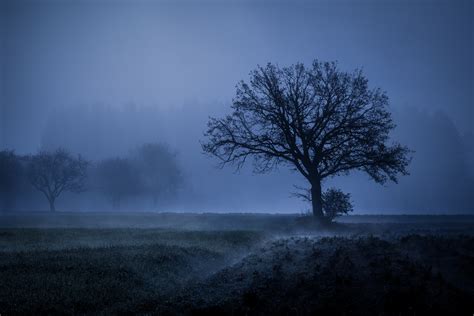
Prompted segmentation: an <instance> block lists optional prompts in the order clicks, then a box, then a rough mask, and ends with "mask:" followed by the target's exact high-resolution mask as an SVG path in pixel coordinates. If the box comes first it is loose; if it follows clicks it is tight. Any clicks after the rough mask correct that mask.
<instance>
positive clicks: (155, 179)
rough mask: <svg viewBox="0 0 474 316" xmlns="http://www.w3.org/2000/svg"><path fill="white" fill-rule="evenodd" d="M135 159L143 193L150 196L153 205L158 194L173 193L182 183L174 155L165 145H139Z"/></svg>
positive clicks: (169, 194) (162, 195)
mask: <svg viewBox="0 0 474 316" xmlns="http://www.w3.org/2000/svg"><path fill="white" fill-rule="evenodd" d="M135 161H136V163H137V168H138V170H139V172H140V176H141V178H142V183H143V186H144V190H145V193H146V194H148V195H150V196H151V197H152V200H153V205H154V206H156V203H157V201H158V199H159V197H160V196H161V197H164V196H171V195H173V194H175V193H176V191H177V190H178V188H179V186H180V185H181V184H182V176H181V171H180V169H179V166H178V163H177V161H176V155H175V154H173V153H172V152H171V151H170V149H169V148H168V147H167V146H166V145H163V144H154V143H148V144H144V145H142V146H140V147H139V148H138V149H137V151H136V158H135Z"/></svg>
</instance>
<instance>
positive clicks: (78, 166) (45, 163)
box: [28, 148, 89, 211]
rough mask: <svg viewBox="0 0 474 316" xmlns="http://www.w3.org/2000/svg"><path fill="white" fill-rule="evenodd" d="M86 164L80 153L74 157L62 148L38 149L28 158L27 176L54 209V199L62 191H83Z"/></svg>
mask: <svg viewBox="0 0 474 316" xmlns="http://www.w3.org/2000/svg"><path fill="white" fill-rule="evenodd" d="M88 164H89V163H88V162H87V161H85V160H84V159H82V157H81V156H80V155H78V156H77V157H74V156H73V155H72V154H70V153H69V152H68V151H66V150H64V149H62V148H59V149H57V150H55V151H53V152H49V151H40V152H39V153H38V154H37V155H34V156H32V157H31V158H30V163H29V166H28V178H29V179H30V182H31V184H32V185H33V186H34V187H35V188H36V189H37V190H39V191H40V192H42V193H43V194H44V195H45V196H46V198H47V199H48V202H49V207H50V210H51V211H55V210H56V208H55V201H56V199H57V198H58V197H59V196H60V195H61V193H62V192H64V191H69V192H76V193H79V192H82V191H84V181H85V179H86V176H87V173H86V171H87V166H88Z"/></svg>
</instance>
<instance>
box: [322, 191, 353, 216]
mask: <svg viewBox="0 0 474 316" xmlns="http://www.w3.org/2000/svg"><path fill="white" fill-rule="evenodd" d="M322 198H323V212H324V216H325V217H326V218H327V219H328V220H330V221H332V220H334V219H335V218H336V217H338V216H341V215H344V214H347V213H349V212H352V211H353V206H352V203H351V200H350V198H351V195H350V193H344V192H342V191H341V190H339V189H336V188H330V189H328V190H327V191H326V192H324V193H323V196H322Z"/></svg>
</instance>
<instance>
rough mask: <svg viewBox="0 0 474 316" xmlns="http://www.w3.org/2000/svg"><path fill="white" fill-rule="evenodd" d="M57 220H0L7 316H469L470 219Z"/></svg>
mask: <svg viewBox="0 0 474 316" xmlns="http://www.w3.org/2000/svg"><path fill="white" fill-rule="evenodd" d="M28 215H31V214H28ZM55 216H56V217H55V218H56V219H55V220H51V222H50V223H51V224H50V225H47V224H46V220H47V219H48V218H49V219H52V215H51V214H47V213H38V214H36V217H34V216H29V217H27V216H23V217H21V215H19V214H17V213H16V214H10V215H8V214H7V215H1V216H0V218H1V219H2V220H1V221H0V226H1V227H2V228H0V252H1V255H0V280H1V287H0V313H1V314H2V315H11V314H25V313H26V314H56V313H67V314H98V313H99V314H101V313H102V314H110V313H114V314H115V313H130V312H133V313H151V314H170V315H171V314H203V315H204V314H206V315H209V314H211V313H226V314H237V315H240V314H266V315H269V314H292V315H293V314H295V315H298V314H300V315H305V314H322V315H328V314H335V315H433V314H434V315H437V314H443V315H472V313H473V311H474V303H473V300H472V298H473V297H474V235H473V233H472V232H473V230H472V228H473V227H474V217H472V216H458V217H456V216H441V217H436V216H433V217H432V216H421V217H412V216H396V217H389V216H379V217H377V216H372V217H370V216H365V217H364V216H359V217H356V216H354V217H353V216H350V217H346V218H345V220H344V222H345V223H339V224H336V225H335V226H334V227H329V228H325V229H324V230H323V229H321V228H318V227H316V226H314V225H313V224H312V222H311V221H308V220H306V219H305V218H302V217H297V216H293V215H281V216H280V215H278V216H277V215H274V216H272V215H238V214H237V215H235V214H234V215H216V214H202V215H192V214H108V215H106V214H97V213H91V214H77V213H71V214H55ZM114 217H115V218H116V221H115V222H114V221H112V220H111V219H112V218H114ZM78 218H82V221H81V222H79V221H78V220H77V219H78ZM40 219H43V220H44V221H43V222H41V221H40ZM35 220H36V222H37V224H38V225H35ZM127 222H128V223H129V224H130V225H134V226H135V228H124V226H125V224H126V223H127ZM38 226H39V227H42V228H38ZM105 227H106V228H105Z"/></svg>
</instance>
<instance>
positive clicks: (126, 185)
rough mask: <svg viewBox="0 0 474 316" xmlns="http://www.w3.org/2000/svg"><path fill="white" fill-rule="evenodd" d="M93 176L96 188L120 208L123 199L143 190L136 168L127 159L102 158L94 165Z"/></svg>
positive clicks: (114, 205) (113, 204)
mask: <svg viewBox="0 0 474 316" xmlns="http://www.w3.org/2000/svg"><path fill="white" fill-rule="evenodd" d="M95 177H96V185H97V187H98V190H99V191H100V192H101V193H102V194H104V195H106V196H107V197H108V198H110V200H111V202H112V206H113V207H115V208H120V203H121V201H122V200H123V199H125V198H129V197H132V196H135V195H138V194H139V193H141V192H142V191H143V185H142V183H141V181H140V175H139V173H138V169H137V168H136V166H134V164H133V163H132V162H131V161H130V160H129V159H125V158H109V159H105V160H102V161H101V162H99V163H98V164H97V166H96V170H95Z"/></svg>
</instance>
